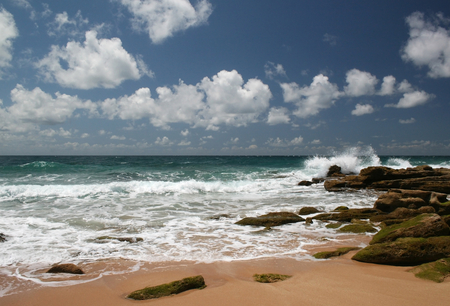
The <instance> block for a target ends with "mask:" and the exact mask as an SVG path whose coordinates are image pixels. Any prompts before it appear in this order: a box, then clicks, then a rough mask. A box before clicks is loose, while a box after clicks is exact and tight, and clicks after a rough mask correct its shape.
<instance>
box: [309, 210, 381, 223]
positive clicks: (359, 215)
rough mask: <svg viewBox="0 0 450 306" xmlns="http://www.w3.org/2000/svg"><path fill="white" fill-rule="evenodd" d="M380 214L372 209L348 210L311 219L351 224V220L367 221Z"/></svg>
mask: <svg viewBox="0 0 450 306" xmlns="http://www.w3.org/2000/svg"><path fill="white" fill-rule="evenodd" d="M380 213H382V212H381V211H379V210H378V209H373V208H352V209H348V210H342V211H339V212H332V213H324V214H319V215H317V216H314V217H312V219H316V220H322V221H331V220H334V221H340V222H351V221H352V219H369V218H370V217H372V216H376V215H378V214H380Z"/></svg>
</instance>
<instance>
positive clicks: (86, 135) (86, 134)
mask: <svg viewBox="0 0 450 306" xmlns="http://www.w3.org/2000/svg"><path fill="white" fill-rule="evenodd" d="M89 136H90V135H89V134H88V133H83V134H82V135H81V138H88V137H89Z"/></svg>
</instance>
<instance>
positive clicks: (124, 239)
mask: <svg viewBox="0 0 450 306" xmlns="http://www.w3.org/2000/svg"><path fill="white" fill-rule="evenodd" d="M97 240H99V241H104V240H118V241H121V242H128V243H136V242H140V241H144V239H142V238H140V237H111V236H101V237H97Z"/></svg>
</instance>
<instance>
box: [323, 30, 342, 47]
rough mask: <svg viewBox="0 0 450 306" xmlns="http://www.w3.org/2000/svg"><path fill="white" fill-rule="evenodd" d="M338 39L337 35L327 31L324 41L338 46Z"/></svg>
mask: <svg viewBox="0 0 450 306" xmlns="http://www.w3.org/2000/svg"><path fill="white" fill-rule="evenodd" d="M337 40H338V37H337V36H335V35H331V34H328V33H325V34H324V35H323V41H324V42H327V43H329V44H330V46H336V44H337Z"/></svg>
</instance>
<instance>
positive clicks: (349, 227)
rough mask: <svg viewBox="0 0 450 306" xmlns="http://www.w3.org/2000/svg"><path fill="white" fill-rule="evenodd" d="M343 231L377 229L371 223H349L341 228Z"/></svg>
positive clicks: (356, 231)
mask: <svg viewBox="0 0 450 306" xmlns="http://www.w3.org/2000/svg"><path fill="white" fill-rule="evenodd" d="M339 231H340V232H343V233H355V234H361V233H376V232H377V230H376V229H375V228H374V227H373V226H372V225H370V224H349V225H345V226H343V227H341V228H340V229H339Z"/></svg>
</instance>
